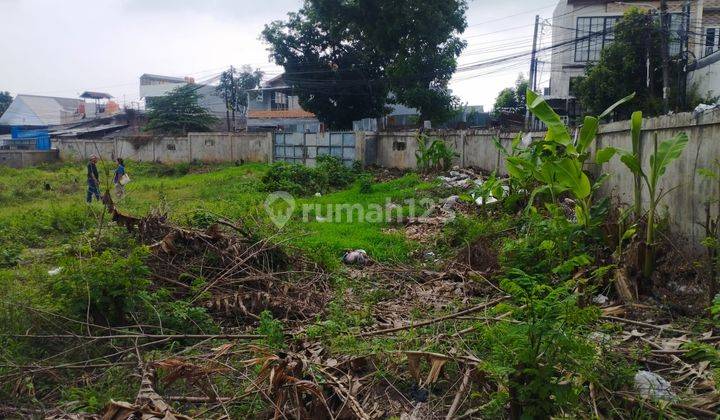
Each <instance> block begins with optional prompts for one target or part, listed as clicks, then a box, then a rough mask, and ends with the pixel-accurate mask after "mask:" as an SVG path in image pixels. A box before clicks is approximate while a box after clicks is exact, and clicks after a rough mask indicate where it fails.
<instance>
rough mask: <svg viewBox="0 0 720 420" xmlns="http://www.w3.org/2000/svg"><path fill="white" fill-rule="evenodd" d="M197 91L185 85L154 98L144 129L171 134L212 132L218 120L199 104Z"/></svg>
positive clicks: (195, 88)
mask: <svg viewBox="0 0 720 420" xmlns="http://www.w3.org/2000/svg"><path fill="white" fill-rule="evenodd" d="M197 89H198V88H197V86H195V85H184V86H180V87H178V88H176V89H175V90H173V91H171V92H170V93H168V94H167V95H165V96H160V97H158V98H154V100H153V103H152V108H151V110H150V112H148V122H147V124H146V125H145V127H144V128H143V129H144V130H146V131H156V132H160V133H169V134H182V133H187V132H190V131H210V130H211V128H212V126H213V124H215V123H216V122H217V118H215V117H214V116H213V115H212V114H210V113H209V112H208V110H207V109H205V108H203V107H202V106H200V105H199V104H198V94H197Z"/></svg>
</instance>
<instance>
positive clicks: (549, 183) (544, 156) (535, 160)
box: [505, 90, 634, 227]
mask: <svg viewBox="0 0 720 420" xmlns="http://www.w3.org/2000/svg"><path fill="white" fill-rule="evenodd" d="M633 97H634V95H630V96H627V97H625V98H623V99H621V100H619V101H617V102H615V103H614V104H612V105H611V106H610V108H608V109H607V110H605V112H603V113H602V114H601V115H600V116H599V117H590V116H588V117H585V122H584V124H583V127H582V128H581V130H580V135H579V136H578V137H577V139H576V140H575V141H573V139H572V137H571V136H570V130H569V129H568V127H566V126H565V124H564V123H563V122H562V120H561V119H560V117H559V116H558V115H557V114H556V113H555V111H553V109H552V108H551V107H550V105H548V103H547V102H545V100H544V99H543V98H542V97H541V96H540V95H538V94H537V93H535V92H533V91H531V90H528V91H527V106H528V108H529V109H530V112H532V113H533V115H535V116H536V117H537V118H538V119H540V121H542V122H543V123H544V124H545V125H546V126H547V134H546V135H545V139H544V140H542V141H536V142H533V143H532V144H530V146H528V148H527V149H526V150H524V151H517V150H516V147H517V146H516V145H513V152H514V153H513V155H512V156H510V155H508V153H507V151H506V152H505V154H506V158H505V161H506V164H507V168H508V173H509V174H510V177H511V178H514V179H515V180H516V182H517V183H518V184H525V185H527V184H528V180H529V179H531V178H534V179H535V181H537V182H539V183H540V186H538V187H536V188H535V189H534V190H533V192H532V193H531V194H530V200H529V205H530V206H532V205H533V202H534V199H535V197H536V196H537V195H538V194H549V195H550V196H551V197H552V201H553V202H556V200H557V197H558V195H559V194H562V193H569V194H570V195H571V197H572V198H573V199H574V201H575V216H576V218H577V221H578V223H580V224H582V225H583V226H585V227H590V226H591V225H593V224H597V223H598V222H599V221H597V220H592V217H591V216H592V215H591V209H592V193H593V191H595V190H596V189H597V188H598V187H599V186H600V184H601V183H602V181H603V180H604V177H600V178H599V179H598V180H597V181H596V182H595V184H591V183H590V178H589V177H588V176H587V174H585V172H584V171H583V165H584V163H585V161H586V160H587V159H588V157H589V152H588V150H589V147H590V145H591V144H592V142H593V141H594V140H595V136H596V135H597V129H598V122H599V120H600V119H602V118H603V117H604V116H606V115H608V114H610V113H611V112H612V111H613V110H614V109H615V108H617V107H618V106H620V105H622V104H624V103H626V102H628V101H630V100H631V99H632V98H633Z"/></svg>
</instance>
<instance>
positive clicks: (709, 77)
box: [688, 51, 720, 98]
mask: <svg viewBox="0 0 720 420" xmlns="http://www.w3.org/2000/svg"><path fill="white" fill-rule="evenodd" d="M688 89H689V90H696V92H697V93H698V94H699V95H700V96H702V97H703V98H708V97H716V96H720V51H718V52H716V53H714V54H712V55H710V56H708V57H706V58H704V59H702V60H700V61H699V62H698V67H697V69H696V70H693V71H691V72H690V73H689V74H688Z"/></svg>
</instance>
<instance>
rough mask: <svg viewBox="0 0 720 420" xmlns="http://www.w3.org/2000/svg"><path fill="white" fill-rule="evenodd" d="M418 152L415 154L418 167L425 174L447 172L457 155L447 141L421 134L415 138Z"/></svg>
mask: <svg viewBox="0 0 720 420" xmlns="http://www.w3.org/2000/svg"><path fill="white" fill-rule="evenodd" d="M415 139H416V140H417V143H418V150H417V152H415V159H416V161H417V167H418V169H419V170H421V171H423V172H432V171H446V170H448V169H450V167H451V166H452V160H453V158H455V157H456V156H458V155H457V153H455V151H454V150H453V148H452V147H450V146H449V145H448V144H447V143H446V142H445V141H443V140H441V139H437V138H431V137H428V136H427V135H426V134H424V133H420V134H418V135H417V137H415Z"/></svg>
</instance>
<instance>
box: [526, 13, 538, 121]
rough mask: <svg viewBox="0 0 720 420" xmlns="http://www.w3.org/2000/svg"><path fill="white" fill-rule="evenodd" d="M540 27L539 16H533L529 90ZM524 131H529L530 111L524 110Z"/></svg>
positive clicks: (533, 74) (535, 59)
mask: <svg viewBox="0 0 720 420" xmlns="http://www.w3.org/2000/svg"><path fill="white" fill-rule="evenodd" d="M539 27H540V15H535V34H534V35H533V46H532V55H531V57H530V77H529V80H528V86H529V87H530V89H534V88H535V72H536V71H537V40H538V28H539ZM525 129H526V130H528V131H529V130H530V109H529V108H526V109H525Z"/></svg>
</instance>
